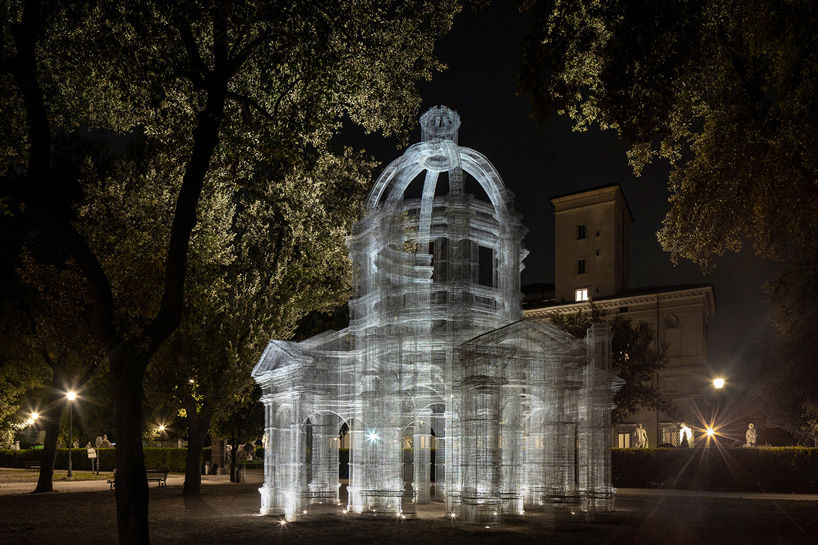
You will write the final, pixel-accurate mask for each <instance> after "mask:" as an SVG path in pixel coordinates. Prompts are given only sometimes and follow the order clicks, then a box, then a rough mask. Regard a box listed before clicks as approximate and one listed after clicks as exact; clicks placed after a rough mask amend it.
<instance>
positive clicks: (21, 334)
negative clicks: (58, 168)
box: [0, 146, 102, 493]
mask: <svg viewBox="0 0 818 545" xmlns="http://www.w3.org/2000/svg"><path fill="white" fill-rule="evenodd" d="M57 148H58V149H59V150H60V152H62V151H65V149H64V147H62V146H57ZM5 219H6V220H7V222H4V223H5V225H4V227H7V229H4V233H5V234H6V237H4V254H5V255H6V256H7V259H6V260H4V261H3V263H4V265H5V267H4V271H3V277H4V280H5V281H4V282H3V286H4V290H3V291H4V296H3V298H2V301H3V307H4V308H3V312H2V322H1V323H2V333H0V335H2V343H0V344H2V347H3V348H2V349H0V381H2V383H3V392H4V394H3V397H4V399H3V403H2V406H3V407H4V409H6V410H4V411H2V412H1V413H0V417H6V416H7V414H9V413H15V412H16V414H15V416H18V417H19V416H21V415H20V413H19V412H18V407H20V403H21V402H22V401H23V398H24V397H25V398H26V399H28V401H29V406H28V410H27V412H26V413H24V416H25V418H28V416H29V415H30V413H32V412H37V413H38V415H39V416H38V418H37V420H36V423H35V424H32V425H33V426H36V430H43V431H45V439H44V441H43V452H42V456H41V458H40V462H41V463H40V474H39V479H38V482H37V486H36V488H35V489H34V492H35V493H39V492H51V491H53V476H54V464H55V462H56V456H57V442H58V440H59V436H60V424H61V421H62V417H63V415H64V413H65V409H66V406H67V405H66V397H65V396H66V392H67V391H68V390H75V391H80V392H81V391H82V389H83V387H84V385H85V384H86V383H87V382H88V381H89V380H90V379H91V378H92V377H93V376H94V374H95V373H96V370H97V366H98V364H99V362H100V361H101V360H102V357H101V354H100V351H99V348H98V346H97V345H96V343H95V342H94V339H93V337H92V335H91V332H90V330H89V327H88V324H87V322H86V321H84V320H83V319H82V318H81V316H82V314H83V313H84V312H85V310H86V308H87V307H86V304H87V298H86V297H85V296H84V295H85V292H84V290H83V285H82V281H81V275H79V274H78V271H77V269H76V267H75V266H73V265H72V264H70V263H68V264H66V263H65V262H64V260H65V255H64V254H60V255H58V257H57V259H56V260H54V259H50V258H51V257H54V256H53V255H51V252H49V251H48V249H47V244H45V243H44V241H43V240H42V237H38V236H36V235H35V236H31V235H30V234H29V235H28V236H27V235H26V233H25V231H24V225H23V224H24V222H23V221H21V218H20V217H15V216H12V217H8V218H5ZM61 260H62V261H63V262H62V263H60V261H61ZM6 267H8V268H6ZM67 332H68V333H67ZM7 411H8V412H9V413H7ZM18 420H19V418H18ZM23 420H24V419H23Z"/></svg>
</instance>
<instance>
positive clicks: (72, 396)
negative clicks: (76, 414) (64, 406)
mask: <svg viewBox="0 0 818 545" xmlns="http://www.w3.org/2000/svg"><path fill="white" fill-rule="evenodd" d="M65 397H67V398H68V401H74V400H75V399H77V392H68V393H67V394H65Z"/></svg>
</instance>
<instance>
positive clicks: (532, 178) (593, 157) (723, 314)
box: [360, 2, 781, 393]
mask: <svg viewBox="0 0 818 545" xmlns="http://www.w3.org/2000/svg"><path fill="white" fill-rule="evenodd" d="M526 28H527V19H526V17H525V16H524V15H520V14H519V13H518V12H517V11H516V8H515V7H514V6H513V5H512V3H511V2H495V3H493V4H492V5H490V6H489V7H487V8H485V9H483V10H482V11H480V12H478V13H474V12H473V11H472V10H471V9H470V8H468V7H467V8H466V9H464V11H463V12H462V13H461V14H460V15H458V16H457V17H456V19H455V23H454V28H453V29H452V31H451V32H450V33H449V34H448V35H447V36H446V37H444V38H443V39H442V40H441V41H440V42H439V43H438V47H437V48H436V54H437V56H438V58H439V59H440V60H441V61H442V62H444V63H446V64H447V65H448V67H449V68H448V70H446V71H445V72H443V73H440V74H437V75H436V76H435V78H434V80H433V81H432V82H430V83H424V84H421V87H420V89H421V93H422V96H423V105H422V110H421V111H426V110H427V109H428V108H430V107H431V106H434V105H438V104H443V105H446V106H448V107H450V108H452V109H453V110H456V111H457V112H458V114H459V115H460V119H461V127H460V145H462V146H466V147H470V148H473V149H475V150H477V151H479V152H481V153H483V154H484V155H486V156H487V157H488V158H489V160H490V161H491V162H492V163H493V164H494V166H495V167H497V169H498V171H499V172H500V175H501V176H502V178H503V181H504V182H505V184H506V186H508V187H509V188H510V189H511V190H512V191H513V192H514V194H515V196H516V197H515V205H516V208H517V210H518V211H519V212H520V213H521V214H522V215H523V222H524V224H525V225H526V226H527V227H528V229H529V233H528V235H527V236H526V239H525V245H526V248H528V250H529V252H530V253H529V255H528V257H527V258H526V260H525V263H526V268H525V270H524V271H523V278H522V281H523V284H527V283H533V282H553V281H554V214H553V212H554V209H553V207H552V205H551V203H550V202H549V199H550V198H551V197H553V196H554V195H560V194H564V193H570V192H574V191H579V190H583V189H589V188H592V187H596V186H601V185H606V184H611V183H618V184H619V185H620V186H621V187H622V190H623V192H624V193H625V197H626V199H627V200H628V203H629V205H630V208H631V212H632V213H633V216H634V218H635V220H636V222H635V223H634V224H633V226H632V227H631V239H630V242H631V262H630V285H629V286H628V287H631V288H635V287H640V286H652V285H660V286H664V285H674V284H691V283H701V282H708V283H711V284H713V285H714V286H715V294H716V305H717V312H716V314H715V315H714V316H712V317H711V319H710V323H709V325H710V328H709V335H710V337H709V363H710V366H711V367H712V368H713V369H714V370H716V371H718V372H720V373H722V374H723V375H724V376H725V378H727V380H728V381H733V383H734V385H735V386H736V387H739V389H741V390H744V389H745V388H747V386H748V382H749V381H750V380H751V379H752V378H753V377H754V375H755V373H754V371H753V370H754V369H755V367H756V365H757V363H758V361H759V358H760V352H761V346H760V341H762V340H764V339H766V338H768V337H769V336H770V333H771V329H770V326H769V322H768V319H767V307H766V305H765V303H764V299H765V293H764V291H763V289H762V286H763V284H764V282H767V281H769V280H772V279H773V278H774V275H775V271H776V270H778V269H779V268H780V267H781V264H780V263H776V262H773V261H770V260H762V259H760V258H757V257H755V256H754V255H753V254H752V251H751V247H750V246H749V245H747V247H746V248H745V250H744V251H743V252H742V253H741V254H729V255H725V256H723V257H721V258H718V259H717V261H716V270H715V271H714V272H713V273H711V274H709V275H707V276H704V275H703V274H702V273H701V272H700V271H699V269H698V267H696V266H695V265H693V264H692V263H690V262H682V263H680V264H679V265H678V266H676V267H674V266H673V265H672V264H671V263H670V259H669V254H666V253H665V252H663V251H662V249H661V247H660V246H659V243H658V241H657V239H656V232H657V231H658V230H659V229H660V227H661V222H662V219H663V218H664V216H665V214H666V212H667V210H668V208H669V204H668V202H667V200H668V191H667V174H668V168H667V165H666V164H662V163H659V164H656V165H654V166H652V167H650V168H648V169H645V171H644V172H643V174H642V176H640V177H638V178H637V177H635V176H634V175H633V172H632V170H631V169H630V167H629V166H628V164H627V159H626V156H625V151H626V149H627V145H626V144H624V143H622V142H621V141H619V139H618V137H617V136H616V134H615V133H614V132H612V131H607V132H602V131H599V130H589V131H587V132H583V133H577V132H573V131H572V130H571V123H570V122H569V121H568V120H567V119H566V118H563V117H553V118H552V119H551V120H550V121H549V122H548V123H547V124H546V125H545V126H539V125H538V124H537V123H535V122H534V121H533V120H532V119H531V118H530V117H529V112H530V108H529V101H528V97H527V96H517V94H516V87H517V75H518V72H519V67H520V65H521V63H522V49H521V42H522V38H523V34H524V33H525V30H526ZM419 139H420V130H419V129H416V130H415V131H414V133H413V134H412V137H411V139H410V143H414V142H417V141H418V140H419ZM360 143H361V144H363V145H365V147H366V148H367V150H368V151H370V152H371V153H372V154H374V155H375V156H376V157H377V158H378V159H379V160H381V161H382V163H383V165H382V166H386V165H387V164H388V163H389V162H390V161H392V160H393V159H395V158H397V157H398V156H399V154H400V153H401V152H402V150H397V149H396V148H395V146H396V144H395V142H384V141H382V140H379V139H375V138H371V137H369V138H365V139H362V141H361V142H360ZM736 393H737V392H736Z"/></svg>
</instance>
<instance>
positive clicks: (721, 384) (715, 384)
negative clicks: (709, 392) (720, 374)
mask: <svg viewBox="0 0 818 545" xmlns="http://www.w3.org/2000/svg"><path fill="white" fill-rule="evenodd" d="M713 387H714V388H715V389H716V390H721V389H722V388H724V379H723V378H717V379H714V380H713Z"/></svg>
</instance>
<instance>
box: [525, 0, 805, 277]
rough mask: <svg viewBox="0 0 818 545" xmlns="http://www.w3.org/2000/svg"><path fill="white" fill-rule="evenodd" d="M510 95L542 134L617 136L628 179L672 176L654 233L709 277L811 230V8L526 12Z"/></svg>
mask: <svg viewBox="0 0 818 545" xmlns="http://www.w3.org/2000/svg"><path fill="white" fill-rule="evenodd" d="M522 9H524V10H527V11H528V12H529V13H530V14H531V15H532V17H533V18H534V20H535V23H534V28H533V30H532V31H531V33H530V34H529V35H528V37H527V39H526V42H525V61H524V65H523V68H522V72H521V76H520V90H521V91H522V92H524V93H528V94H530V96H531V102H532V107H533V116H534V117H535V119H537V120H539V121H541V122H544V121H545V120H546V119H547V118H548V117H549V116H550V115H551V114H552V113H554V112H559V113H563V114H566V115H568V116H570V117H571V119H573V120H574V123H575V128H576V129H577V130H585V129H587V128H588V127H590V126H592V125H598V126H599V127H600V128H602V129H612V130H616V131H617V133H618V134H619V135H620V137H621V138H623V139H624V140H626V141H628V142H630V143H631V149H630V151H629V152H628V157H629V160H630V162H631V164H632V165H633V168H634V171H635V172H636V173H637V174H638V173H639V172H640V171H641V170H642V168H643V167H644V166H645V165H647V164H649V163H650V162H651V161H653V160H654V159H655V158H656V157H661V158H664V159H666V160H667V161H668V162H669V163H670V165H671V167H672V170H671V174H670V180H669V187H670V192H671V198H670V202H671V208H670V211H669V212H668V214H667V217H666V218H665V221H664V227H663V228H662V230H661V231H660V233H659V239H660V241H661V243H662V246H663V248H664V249H665V250H667V251H668V252H670V254H671V257H672V259H673V260H674V261H676V260H678V259H679V258H687V259H690V260H692V261H694V262H696V263H698V264H699V265H700V266H702V267H703V268H705V269H707V268H708V267H710V266H712V265H713V259H714V257H715V256H718V255H721V254H723V253H724V252H726V251H729V250H732V251H738V250H739V249H740V248H741V246H742V242H743V241H745V240H752V241H753V244H754V247H755V250H756V252H757V253H758V254H760V255H763V256H772V257H781V256H783V255H785V254H786V253H787V251H788V250H791V249H792V247H791V244H792V243H793V242H794V243H795V244H796V245H802V244H804V243H805V242H808V241H810V240H811V239H813V238H814V237H815V218H816V217H818V131H816V130H815V129H816V127H818V5H816V4H815V2H811V1H800V0H796V1H784V0H700V1H693V2H691V1H687V0H668V1H662V2H655V1H652V0H614V1H608V0H579V1H574V0H570V1H568V0H556V1H546V0H526V1H523V2H522Z"/></svg>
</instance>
